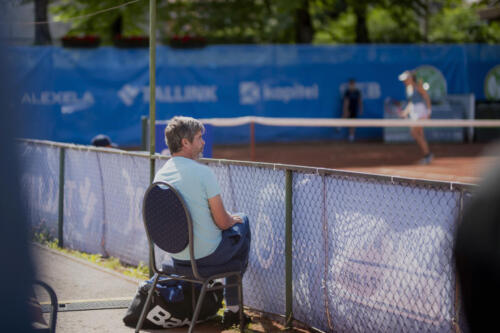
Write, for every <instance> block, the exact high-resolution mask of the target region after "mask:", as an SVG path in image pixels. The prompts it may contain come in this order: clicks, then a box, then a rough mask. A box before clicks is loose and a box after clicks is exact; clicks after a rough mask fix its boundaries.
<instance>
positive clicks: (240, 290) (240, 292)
mask: <svg viewBox="0 0 500 333" xmlns="http://www.w3.org/2000/svg"><path fill="white" fill-rule="evenodd" d="M238 300H239V303H240V332H241V333H243V331H244V330H245V323H244V319H243V281H242V278H241V275H238Z"/></svg>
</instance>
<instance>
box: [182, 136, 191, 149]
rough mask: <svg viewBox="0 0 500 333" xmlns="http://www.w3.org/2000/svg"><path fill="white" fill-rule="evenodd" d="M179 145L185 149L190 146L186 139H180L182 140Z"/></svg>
mask: <svg viewBox="0 0 500 333" xmlns="http://www.w3.org/2000/svg"><path fill="white" fill-rule="evenodd" d="M181 144H182V147H186V146H188V145H189V144H191V142H189V140H188V139H186V138H182V140H181Z"/></svg>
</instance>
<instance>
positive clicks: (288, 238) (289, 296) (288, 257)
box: [285, 170, 293, 328]
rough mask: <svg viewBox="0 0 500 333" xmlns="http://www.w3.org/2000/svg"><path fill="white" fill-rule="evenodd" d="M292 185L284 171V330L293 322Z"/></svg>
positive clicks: (289, 174)
mask: <svg viewBox="0 0 500 333" xmlns="http://www.w3.org/2000/svg"><path fill="white" fill-rule="evenodd" d="M292 184H293V175H292V171H291V170H286V178H285V187H286V192H285V211H286V212H285V219H286V226H285V273H286V275H285V304H286V310H285V317H286V324H285V325H286V328H290V327H291V326H292V320H293V309H292V306H293V285H292V279H293V276H292Z"/></svg>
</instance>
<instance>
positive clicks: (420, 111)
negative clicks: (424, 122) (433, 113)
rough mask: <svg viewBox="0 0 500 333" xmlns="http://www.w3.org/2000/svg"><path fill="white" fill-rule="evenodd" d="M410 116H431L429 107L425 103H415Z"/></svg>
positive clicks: (415, 117)
mask: <svg viewBox="0 0 500 333" xmlns="http://www.w3.org/2000/svg"><path fill="white" fill-rule="evenodd" d="M409 116H410V119H413V120H417V119H423V118H427V117H428V116H429V110H428V109H427V106H426V105H425V103H417V104H413V105H412V108H411V109H410V114H409Z"/></svg>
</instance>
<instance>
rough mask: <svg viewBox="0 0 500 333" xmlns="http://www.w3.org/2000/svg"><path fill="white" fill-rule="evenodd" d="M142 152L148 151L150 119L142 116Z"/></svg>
mask: <svg viewBox="0 0 500 333" xmlns="http://www.w3.org/2000/svg"><path fill="white" fill-rule="evenodd" d="M141 150H143V151H147V150H148V117H146V116H141Z"/></svg>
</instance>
